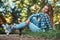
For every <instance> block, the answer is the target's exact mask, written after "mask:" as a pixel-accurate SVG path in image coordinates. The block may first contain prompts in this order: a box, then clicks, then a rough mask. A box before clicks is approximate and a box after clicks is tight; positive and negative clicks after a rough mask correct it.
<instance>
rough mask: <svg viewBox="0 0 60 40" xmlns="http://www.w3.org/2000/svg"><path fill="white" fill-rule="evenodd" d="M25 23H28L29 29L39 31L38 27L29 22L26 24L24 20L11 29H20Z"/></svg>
mask: <svg viewBox="0 0 60 40" xmlns="http://www.w3.org/2000/svg"><path fill="white" fill-rule="evenodd" d="M26 25H28V27H29V29H30V30H31V31H32V32H40V31H41V30H40V28H39V27H37V26H36V25H34V24H33V23H31V22H30V23H29V24H26V22H22V23H20V24H16V26H14V28H13V29H20V28H24V27H25V26H26Z"/></svg>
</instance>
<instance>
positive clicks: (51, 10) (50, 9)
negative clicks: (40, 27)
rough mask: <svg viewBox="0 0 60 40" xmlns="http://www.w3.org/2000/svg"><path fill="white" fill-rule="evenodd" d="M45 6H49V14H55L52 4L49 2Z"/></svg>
mask: <svg viewBox="0 0 60 40" xmlns="http://www.w3.org/2000/svg"><path fill="white" fill-rule="evenodd" d="M45 6H48V14H51V13H52V14H53V7H52V6H51V5H50V4H47V5H45Z"/></svg>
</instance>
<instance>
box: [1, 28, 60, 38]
mask: <svg viewBox="0 0 60 40" xmlns="http://www.w3.org/2000/svg"><path fill="white" fill-rule="evenodd" d="M22 33H23V35H29V36H32V37H44V38H49V39H51V38H60V30H56V31H52V32H49V31H46V32H32V31H30V30H23V31H22ZM0 34H5V32H4V30H2V28H0Z"/></svg>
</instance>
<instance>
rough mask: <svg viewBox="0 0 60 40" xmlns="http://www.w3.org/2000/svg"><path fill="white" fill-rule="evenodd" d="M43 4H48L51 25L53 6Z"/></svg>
mask: <svg viewBox="0 0 60 40" xmlns="http://www.w3.org/2000/svg"><path fill="white" fill-rule="evenodd" d="M45 6H48V13H47V14H48V15H49V16H50V23H51V26H53V7H52V6H51V5H50V4H47V5H45Z"/></svg>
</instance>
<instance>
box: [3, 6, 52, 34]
mask: <svg viewBox="0 0 60 40" xmlns="http://www.w3.org/2000/svg"><path fill="white" fill-rule="evenodd" d="M48 9H49V8H48V6H44V8H43V9H42V12H41V13H37V14H33V15H31V16H30V17H29V18H28V20H27V21H25V22H22V23H20V24H15V25H13V26H12V27H11V28H10V27H9V26H10V25H4V24H3V25H2V26H5V31H8V32H6V33H7V34H9V33H10V32H11V31H12V30H13V29H20V28H24V27H25V26H26V25H28V27H29V29H30V30H31V31H32V32H41V31H42V32H45V29H46V26H48V27H49V30H50V31H51V30H52V28H51V25H50V18H49V16H48V14H47V12H49V11H48ZM37 19H39V21H37Z"/></svg>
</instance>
